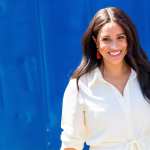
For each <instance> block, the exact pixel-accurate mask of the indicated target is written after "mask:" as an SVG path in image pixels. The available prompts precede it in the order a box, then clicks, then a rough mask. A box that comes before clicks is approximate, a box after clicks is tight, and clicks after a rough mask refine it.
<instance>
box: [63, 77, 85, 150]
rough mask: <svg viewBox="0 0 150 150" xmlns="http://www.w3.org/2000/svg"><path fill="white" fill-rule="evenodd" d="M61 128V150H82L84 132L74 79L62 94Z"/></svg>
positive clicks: (81, 108) (82, 116)
mask: <svg viewBox="0 0 150 150" xmlns="http://www.w3.org/2000/svg"><path fill="white" fill-rule="evenodd" d="M61 128H62V129H63V131H62V133H61V141H62V143H61V150H82V149H83V147H84V142H85V135H86V132H85V122H84V113H83V105H82V99H80V96H79V93H78V90H77V86H76V80H75V79H73V80H71V81H70V82H69V84H68V86H67V88H66V90H65V93H64V97H63V107H62V120H61Z"/></svg>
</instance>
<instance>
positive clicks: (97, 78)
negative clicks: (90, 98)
mask: <svg viewBox="0 0 150 150" xmlns="http://www.w3.org/2000/svg"><path fill="white" fill-rule="evenodd" d="M91 76H92V77H91V81H90V82H89V83H88V87H92V86H93V85H95V84H97V83H99V82H105V79H104V78H103V75H102V72H101V70H100V69H99V67H96V68H95V69H94V70H93V73H92V74H91ZM136 76H137V73H136V71H135V70H134V69H133V68H131V73H130V76H129V80H133V79H135V78H136Z"/></svg>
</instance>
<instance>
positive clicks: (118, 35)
mask: <svg viewBox="0 0 150 150" xmlns="http://www.w3.org/2000/svg"><path fill="white" fill-rule="evenodd" d="M117 35H118V36H120V35H126V34H125V33H124V32H123V33H119V34H117Z"/></svg>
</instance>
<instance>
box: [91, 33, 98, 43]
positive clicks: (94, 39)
mask: <svg viewBox="0 0 150 150" xmlns="http://www.w3.org/2000/svg"><path fill="white" fill-rule="evenodd" d="M92 39H93V41H94V42H95V44H97V41H96V38H95V37H94V36H93V35H92Z"/></svg>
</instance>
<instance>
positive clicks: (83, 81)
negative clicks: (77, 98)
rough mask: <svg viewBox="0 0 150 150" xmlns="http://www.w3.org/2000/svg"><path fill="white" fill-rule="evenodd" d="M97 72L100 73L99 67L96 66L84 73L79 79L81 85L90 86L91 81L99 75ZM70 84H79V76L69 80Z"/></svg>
mask: <svg viewBox="0 0 150 150" xmlns="http://www.w3.org/2000/svg"><path fill="white" fill-rule="evenodd" d="M97 74H98V67H97V68H94V69H93V70H91V71H90V72H88V73H86V74H84V75H82V76H81V77H80V78H79V81H78V84H79V86H86V87H88V85H89V83H90V82H91V81H92V80H93V79H94V78H95V75H97ZM68 84H69V85H71V86H73V87H75V86H77V78H71V79H70V80H69V83H68Z"/></svg>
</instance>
